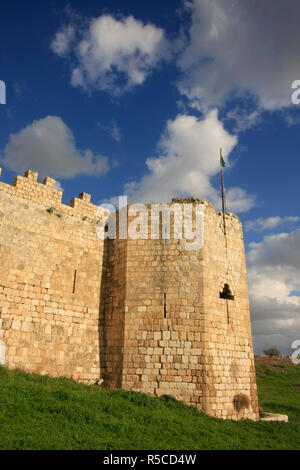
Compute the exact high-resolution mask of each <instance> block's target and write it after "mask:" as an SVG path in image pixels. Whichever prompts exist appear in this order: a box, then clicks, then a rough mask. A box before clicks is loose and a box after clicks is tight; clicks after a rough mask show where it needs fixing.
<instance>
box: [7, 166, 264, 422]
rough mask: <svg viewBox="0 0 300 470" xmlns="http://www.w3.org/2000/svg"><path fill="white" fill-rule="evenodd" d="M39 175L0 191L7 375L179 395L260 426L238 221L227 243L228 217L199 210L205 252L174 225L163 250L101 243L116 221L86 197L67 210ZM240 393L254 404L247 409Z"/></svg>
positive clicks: (126, 242)
mask: <svg viewBox="0 0 300 470" xmlns="http://www.w3.org/2000/svg"><path fill="white" fill-rule="evenodd" d="M37 176H38V175H37V174H36V173H35V172H33V171H30V170H28V172H26V173H25V176H24V177H22V176H17V177H16V178H15V180H14V183H13V185H12V186H10V185H7V184H4V183H2V182H0V340H2V341H3V342H4V344H5V348H6V362H7V365H8V367H9V368H12V369H13V368H21V369H24V370H27V371H29V372H37V373H40V374H49V375H52V376H67V377H72V378H74V379H75V380H80V381H83V382H85V383H95V382H96V381H98V380H99V379H103V380H104V385H105V386H107V387H108V388H116V387H122V388H124V389H126V390H136V391H140V392H144V393H149V394H152V395H158V396H160V395H163V394H169V395H173V396H174V397H175V398H177V399H179V400H183V401H184V402H185V403H187V404H192V405H194V406H197V407H198V408H199V409H202V410H203V411H205V412H206V413H208V414H210V415H212V416H217V417H221V418H232V419H240V418H250V419H258V404H257V391H256V381H255V369H254V357H253V348H252V338H251V326H250V311H249V301H248V289H247V275H246V264H245V253H244V242H243V232H242V226H241V223H240V222H239V219H238V217H237V216H235V215H234V214H231V213H227V214H226V233H224V225H223V218H222V214H221V213H220V212H217V211H215V210H214V209H213V207H212V206H211V204H210V203H208V202H206V201H198V203H201V204H202V207H203V215H204V217H203V224H204V245H203V248H202V249H200V250H186V246H185V243H186V241H185V240H178V239H177V238H176V237H175V233H174V230H173V228H174V227H173V225H174V218H171V233H170V238H169V239H166V240H165V239H164V236H160V238H159V239H151V238H149V239H130V238H127V239H122V238H120V237H117V239H115V240H105V241H103V240H101V239H99V238H98V237H97V235H96V227H97V224H98V222H99V220H101V219H104V218H105V216H106V215H107V211H105V210H104V209H103V210H102V211H103V212H100V215H99V212H97V209H98V208H97V206H96V205H94V204H91V202H90V196H89V195H87V194H85V193H82V194H81V195H80V196H79V198H74V199H73V200H72V201H71V203H70V206H67V205H64V204H62V203H61V197H62V192H60V191H58V190H57V189H55V180H53V179H51V178H45V180H44V182H43V184H41V183H39V182H38V181H37ZM175 202H176V203H177V204H179V205H181V206H182V205H183V204H184V202H185V200H182V201H181V200H178V201H175ZM192 205H193V208H194V206H195V204H192ZM147 207H148V217H149V221H150V217H151V214H150V210H151V208H150V205H148V206H147ZM127 210H128V211H130V206H128V208H127V209H126V211H127ZM97 214H98V215H97ZM194 216H195V210H194V215H193V217H194ZM125 217H126V219H127V220H128V223H130V221H131V220H133V219H134V217H132V216H128V214H127V213H126V215H125ZM117 219H119V213H117ZM193 223H194V224H195V220H193ZM117 228H118V227H117ZM159 229H160V231H161V221H160V227H159ZM117 234H118V230H117ZM160 235H162V233H160ZM225 284H227V285H228V286H229V288H230V291H231V292H230V294H231V295H229V296H226V295H224V292H225V293H226V287H225ZM224 288H225V290H224ZM240 394H242V395H243V396H246V397H248V400H249V404H248V405H247V406H246V407H244V408H242V409H239V407H236V406H235V403H236V402H235V400H236V397H238V396H240Z"/></svg>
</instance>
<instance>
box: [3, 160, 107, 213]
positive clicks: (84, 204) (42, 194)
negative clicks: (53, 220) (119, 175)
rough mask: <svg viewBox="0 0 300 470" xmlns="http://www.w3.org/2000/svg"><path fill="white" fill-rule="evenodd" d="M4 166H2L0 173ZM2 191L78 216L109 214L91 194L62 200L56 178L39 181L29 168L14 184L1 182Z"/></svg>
mask: <svg viewBox="0 0 300 470" xmlns="http://www.w3.org/2000/svg"><path fill="white" fill-rule="evenodd" d="M1 172H2V168H0V175H1ZM0 191H5V192H7V193H9V194H12V195H14V196H17V197H19V198H21V199H25V200H30V201H32V202H34V203H37V204H39V205H41V206H43V207H45V208H46V209H51V210H54V209H55V210H56V211H58V212H60V213H61V214H65V215H71V216H76V217H78V218H84V219H85V218H87V219H89V220H99V219H101V218H102V216H107V215H108V213H109V211H108V210H107V209H102V210H101V209H100V208H99V207H98V206H97V205H95V204H92V203H91V202H90V201H91V195H90V194H87V193H84V192H82V193H80V194H79V197H78V198H77V197H74V198H73V199H71V201H70V205H69V206H68V205H66V204H63V203H62V202H61V199H62V194H63V191H61V190H59V189H57V187H56V180H55V179H53V178H50V177H49V176H46V177H45V178H44V180H43V182H42V183H40V182H38V173H37V172H36V171H32V170H27V171H25V173H24V176H21V175H17V176H16V177H15V178H14V181H13V184H12V185H9V184H6V183H3V182H0Z"/></svg>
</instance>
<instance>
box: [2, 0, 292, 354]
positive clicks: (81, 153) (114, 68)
mask: <svg viewBox="0 0 300 470" xmlns="http://www.w3.org/2000/svg"><path fill="white" fill-rule="evenodd" d="M299 14H300V6H299V3H298V2H297V1H296V0H290V1H289V2H288V4H287V3H286V2H283V1H278V2H276V3H275V4H274V2H272V1H271V0H265V1H264V2H261V1H259V0H245V1H243V8H242V7H241V3H240V2H238V1H226V0H187V1H182V0H180V1H179V0H178V1H177V0H165V1H164V2H156V1H153V2H140V1H139V2H138V1H130V0H127V1H126V2H124V1H123V2H121V1H116V0H110V1H107V0H103V1H101V2H99V1H97V2H96V1H85V2H82V1H70V2H68V3H67V2H63V1H53V0H52V1H47V0H45V1H44V2H39V1H28V2H21V1H14V2H6V3H5V4H3V5H1V19H0V24H1V27H0V80H3V81H5V83H6V87H7V96H6V105H0V142H1V144H0V166H2V167H3V174H2V177H1V178H2V181H5V182H9V183H11V182H12V180H13V177H14V176H15V174H18V173H22V172H23V171H24V170H26V169H27V168H31V169H33V170H37V171H39V174H40V177H41V178H42V177H43V176H46V175H48V176H52V177H54V178H56V179H57V181H58V182H59V184H60V186H61V187H62V188H63V189H64V194H63V201H64V202H65V203H68V202H69V200H70V199H71V198H72V197H74V196H76V195H78V194H79V193H80V192H82V191H85V192H89V193H91V194H92V202H94V203H95V204H97V203H101V202H102V201H104V200H110V199H111V198H113V197H115V196H118V195H122V194H126V195H128V196H129V199H130V200H131V201H136V202H144V201H147V202H156V201H161V202H168V201H170V200H171V198H172V197H174V196H189V195H193V196H198V197H202V198H205V199H209V200H211V201H212V202H213V204H214V206H215V207H218V205H219V204H220V198H219V173H218V166H219V165H218V159H219V148H220V147H222V148H223V153H224V157H225V160H226V161H227V167H226V169H225V184H226V190H227V205H228V209H229V210H232V211H233V212H237V213H238V214H239V216H240V218H241V221H242V222H243V224H244V234H245V244H246V251H247V266H248V276H249V291H250V300H251V313H252V328H253V334H254V344H255V348H256V351H257V352H261V350H262V349H264V348H265V347H267V346H272V345H274V344H275V345H277V346H279V348H281V350H282V351H283V352H288V351H289V349H290V346H291V343H292V342H293V341H294V340H297V339H300V317H299V308H300V297H299V292H300V280H299V279H300V276H299V274H300V255H299V253H300V228H299V227H300V223H299V222H300V219H299V216H300V214H299V206H298V194H299V189H298V188H299V184H298V178H299V177H298V175H299V171H300V158H299V149H300V133H299V125H300V111H299V110H300V105H296V104H293V103H292V101H291V95H292V92H293V90H292V89H291V85H292V82H293V81H294V80H298V79H300V52H299V48H298V45H299V43H300V42H299V40H300V31H299V28H298V24H297V20H298V17H299Z"/></svg>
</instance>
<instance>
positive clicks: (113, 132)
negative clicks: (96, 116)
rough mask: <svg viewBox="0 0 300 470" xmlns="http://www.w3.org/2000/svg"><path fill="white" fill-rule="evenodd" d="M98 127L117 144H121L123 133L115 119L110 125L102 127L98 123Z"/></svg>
mask: <svg viewBox="0 0 300 470" xmlns="http://www.w3.org/2000/svg"><path fill="white" fill-rule="evenodd" d="M97 124H98V127H99V128H100V129H102V130H103V131H105V132H107V133H108V134H109V135H110V136H111V138H112V139H113V140H115V141H116V142H121V138H122V137H121V131H120V128H119V126H118V124H117V123H116V121H115V120H114V119H113V120H112V122H111V124H110V125H107V126H105V125H102V124H101V123H100V122H98V123H97Z"/></svg>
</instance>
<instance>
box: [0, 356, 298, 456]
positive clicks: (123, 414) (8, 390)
mask: <svg viewBox="0 0 300 470" xmlns="http://www.w3.org/2000/svg"><path fill="white" fill-rule="evenodd" d="M257 369H258V374H257V383H258V389H259V402H260V405H261V406H262V407H263V408H264V410H265V411H271V412H278V413H284V414H288V415H289V418H290V423H289V424H286V423H264V422H257V423H254V422H250V421H241V422H233V421H222V420H218V419H213V418H210V417H208V416H206V415H204V414H202V413H200V412H198V411H197V410H196V409H195V408H194V407H187V406H184V405H183V404H182V403H180V402H177V401H176V400H174V399H172V398H170V397H164V398H160V399H159V398H152V397H149V396H147V395H143V394H140V393H135V392H125V391H123V390H118V391H106V390H103V389H101V388H99V387H96V386H90V387H88V386H84V385H81V384H78V383H76V382H74V381H72V380H68V379H64V378H61V379H52V378H49V377H41V376H38V375H31V374H26V373H23V372H20V371H8V370H7V369H6V368H4V367H0V449H106V450H116V449H121V450H127V449H128V450H129V449H135V450H136V449H146V450H150V449H152V450H158V449H178V450H182V449H190V450H193V449H300V400H299V398H300V388H297V387H294V385H295V384H300V367H282V368H279V369H278V370H279V372H273V371H272V370H270V369H268V368H267V367H266V366H263V365H262V366H258V367H257Z"/></svg>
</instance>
